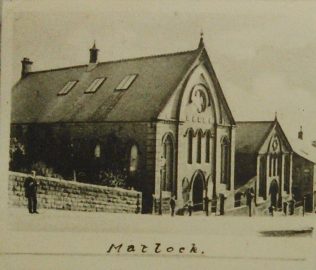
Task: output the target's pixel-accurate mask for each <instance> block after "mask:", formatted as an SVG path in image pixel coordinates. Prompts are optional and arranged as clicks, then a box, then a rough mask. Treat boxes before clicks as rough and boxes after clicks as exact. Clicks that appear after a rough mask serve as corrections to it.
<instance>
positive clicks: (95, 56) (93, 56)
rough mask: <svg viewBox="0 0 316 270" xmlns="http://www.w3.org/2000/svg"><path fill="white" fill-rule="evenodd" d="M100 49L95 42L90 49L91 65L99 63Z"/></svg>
mask: <svg viewBox="0 0 316 270" xmlns="http://www.w3.org/2000/svg"><path fill="white" fill-rule="evenodd" d="M98 51H99V50H98V49H97V48H96V46H95V42H94V43H93V46H92V48H91V49H90V61H89V63H91V64H95V63H97V62H98Z"/></svg>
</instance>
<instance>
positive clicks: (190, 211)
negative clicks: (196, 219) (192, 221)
mask: <svg viewBox="0 0 316 270" xmlns="http://www.w3.org/2000/svg"><path fill="white" fill-rule="evenodd" d="M188 210H189V216H192V210H193V205H192V202H191V201H189V202H188Z"/></svg>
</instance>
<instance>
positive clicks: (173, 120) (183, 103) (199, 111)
mask: <svg viewBox="0 0 316 270" xmlns="http://www.w3.org/2000/svg"><path fill="white" fill-rule="evenodd" d="M214 85H215V83H214V78H213V77H212V75H211V71H210V69H209V67H207V66H206V65H205V64H204V63H203V62H202V61H200V60H198V61H197V62H196V63H195V64H194V65H193V67H192V69H191V70H189V71H188V72H187V74H186V75H185V76H184V77H183V81H182V82H181V83H180V84H179V87H178V88H177V89H176V91H175V92H174V93H173V95H172V96H171V98H170V99H169V101H168V103H167V104H166V105H165V107H164V108H163V110H162V112H161V113H160V115H159V117H158V119H159V122H158V123H157V124H156V170H155V183H156V184H155V194H154V198H155V200H156V202H157V201H158V202H159V199H160V196H162V197H163V198H170V197H171V196H175V199H176V205H177V208H178V209H179V208H182V207H184V206H185V205H186V204H187V203H188V201H192V202H193V204H195V203H197V204H199V205H200V206H201V207H200V210H202V209H204V206H203V202H202V200H203V198H204V197H205V196H208V197H209V199H213V200H214V199H215V198H218V197H219V196H220V194H221V195H224V196H225V197H226V198H227V200H226V202H225V207H229V208H230V207H233V205H234V199H233V196H232V193H233V191H234V173H235V172H234V166H235V165H234V163H235V129H234V121H233V119H232V117H231V116H230V114H229V112H228V109H227V108H226V107H225V105H224V101H223V97H222V96H221V95H220V93H219V91H218V89H216V88H215V86H214ZM196 98H197V99H196ZM203 99H204V100H203ZM203 102H204V103H203ZM189 132H192V134H193V138H192V143H191V146H189V145H190V143H189V142H188V140H189V138H188V136H189ZM199 136H200V138H199ZM198 140H200V142H199V141H198ZM225 140H226V142H227V148H228V153H227V156H228V159H227V160H225V161H223V159H224V157H223V156H222V144H223V142H224V141H225ZM168 144H171V145H172V146H171V147H169V148H170V149H171V150H170V151H172V155H171V158H170V155H169V154H168V153H166V147H168V146H167V145H168ZM189 147H191V149H189ZM169 148H167V149H169ZM189 151H190V152H191V160H190V161H189V160H188V153H189ZM167 152H168V150H167ZM168 155H169V156H168ZM161 157H163V158H165V159H166V164H164V165H163V166H162V165H161V163H160V160H161ZM223 162H224V163H226V167H227V169H228V173H227V174H225V176H224V177H223V171H222V164H223ZM168 166H170V167H171V168H172V173H171V174H168ZM168 175H169V176H168ZM165 178H169V179H167V180H166V179H165ZM223 178H225V179H223ZM163 179H164V180H163ZM161 181H165V182H168V181H169V182H172V183H171V184H170V187H169V188H168V187H167V188H166V187H164V185H163V184H162V183H161ZM198 181H200V182H201V184H198V183H197V182H198ZM161 188H162V194H161V195H160V189H161ZM197 196H198V197H199V198H198V199H197V198H196V197H197ZM164 201H165V199H164ZM164 205H165V204H164ZM162 208H163V209H162V210H164V209H165V210H167V209H168V208H166V207H162ZM217 210H218V209H217ZM166 212H167V211H166Z"/></svg>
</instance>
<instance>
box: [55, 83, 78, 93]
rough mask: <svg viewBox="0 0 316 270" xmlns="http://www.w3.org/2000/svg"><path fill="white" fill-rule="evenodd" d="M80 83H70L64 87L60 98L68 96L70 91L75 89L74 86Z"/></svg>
mask: <svg viewBox="0 0 316 270" xmlns="http://www.w3.org/2000/svg"><path fill="white" fill-rule="evenodd" d="M77 82H78V81H69V82H67V83H66V84H65V85H64V87H63V88H62V89H61V90H60V91H59V92H58V94H57V95H58V96H64V95H67V94H68V93H69V92H70V90H71V89H72V88H74V86H75V85H76V84H77Z"/></svg>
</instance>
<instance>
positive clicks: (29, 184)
mask: <svg viewBox="0 0 316 270" xmlns="http://www.w3.org/2000/svg"><path fill="white" fill-rule="evenodd" d="M32 172H33V176H29V177H27V178H26V179H25V182H24V190H25V197H26V198H27V200H28V209H29V213H30V214H38V212H37V209H36V207H37V198H36V193H37V183H36V180H35V172H34V171H32Z"/></svg>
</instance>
